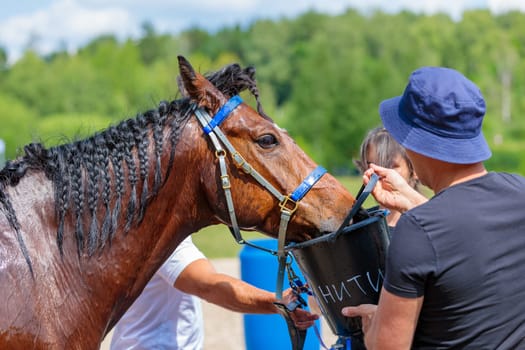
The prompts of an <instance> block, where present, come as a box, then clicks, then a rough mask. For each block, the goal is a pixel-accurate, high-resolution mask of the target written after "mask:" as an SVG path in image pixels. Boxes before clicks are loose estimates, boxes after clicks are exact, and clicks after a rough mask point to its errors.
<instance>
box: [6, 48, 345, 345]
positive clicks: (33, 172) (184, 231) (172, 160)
mask: <svg viewBox="0 0 525 350" xmlns="http://www.w3.org/2000/svg"><path fill="white" fill-rule="evenodd" d="M179 68H180V73H181V77H182V84H183V86H182V87H181V90H184V91H185V94H186V96H188V97H185V98H181V99H178V100H175V101H172V102H161V103H160V105H159V107H158V108H157V109H155V110H150V111H147V112H145V113H143V114H139V115H137V116H136V117H135V118H131V119H129V120H126V121H123V122H121V123H119V124H118V125H114V126H111V127H109V128H108V129H106V130H104V131H102V132H99V133H96V134H94V135H93V136H91V137H89V138H86V139H83V140H77V141H72V142H70V143H67V144H63V145H59V146H56V147H52V148H49V149H46V148H44V146H42V145H41V144H30V145H28V146H26V147H25V154H24V155H23V156H21V157H20V158H18V159H16V160H14V161H11V162H8V163H7V165H6V166H5V168H4V169H3V170H2V171H1V172H0V296H1V302H0V349H95V348H98V347H99V346H100V344H101V342H102V340H103V339H104V336H105V335H106V334H107V333H108V332H109V330H110V329H111V328H112V327H113V325H114V324H115V323H116V322H117V321H118V320H119V319H120V317H121V316H122V314H123V313H124V312H125V310H126V309H127V308H128V307H129V306H130V305H131V303H132V302H133V300H134V299H135V298H136V297H137V296H138V295H139V294H140V292H141V291H142V289H143V288H144V286H145V284H146V283H147V282H148V280H149V279H150V278H151V277H152V275H153V274H154V273H155V271H156V270H157V269H158V268H159V267H160V265H161V264H162V263H163V261H164V260H165V259H167V258H168V256H169V255H170V253H171V252H172V251H173V250H174V249H175V247H176V246H177V245H178V244H179V243H180V242H181V241H182V240H183V239H184V238H185V237H187V236H188V235H190V234H191V233H193V232H196V231H198V230H199V229H201V228H203V227H205V226H208V225H213V224H218V223H225V224H227V225H231V220H232V215H231V214H230V213H229V211H230V210H229V206H228V205H227V204H226V200H225V190H224V189H223V187H227V190H228V191H229V192H228V193H230V194H231V199H232V203H233V204H234V206H235V210H236V215H235V218H236V219H238V226H239V227H240V228H241V229H244V230H257V231H260V232H262V233H265V234H267V235H269V236H272V237H276V235H277V232H278V231H279V224H280V222H281V216H282V215H281V211H282V210H280V209H279V208H280V207H279V204H280V203H279V201H280V199H276V198H275V197H274V195H273V194H272V191H269V190H268V188H266V187H265V186H262V185H261V184H260V183H259V182H258V181H256V179H255V178H254V177H253V176H250V175H249V174H246V173H245V172H244V171H243V170H241V169H239V168H238V167H236V166H235V165H234V164H233V162H232V158H234V155H232V154H230V153H229V152H226V151H215V149H214V147H213V143H212V142H211V141H210V139H209V138H208V137H207V135H206V133H205V132H203V128H202V127H201V125H200V124H199V121H198V120H197V119H196V117H195V114H196V111H197V108H198V111H201V112H202V111H204V112H206V113H209V114H210V115H214V114H215V113H217V111H218V110H219V109H220V108H221V107H222V106H224V105H225V104H227V102H228V99H229V98H230V97H232V96H233V95H237V94H238V93H239V92H240V91H242V90H243V89H246V88H248V89H249V90H250V91H251V92H252V94H253V95H254V96H255V97H256V102H257V110H258V112H256V111H255V110H254V109H252V108H251V107H250V106H248V105H247V104H244V103H241V104H240V105H238V106H236V107H234V108H233V109H232V110H231V111H230V112H229V113H228V114H229V115H228V116H227V118H226V119H225V120H224V121H223V123H222V124H221V125H220V129H221V130H222V132H223V133H224V134H225V135H226V136H227V138H228V140H229V142H230V143H231V145H232V146H233V147H234V148H235V149H236V150H237V151H238V154H237V155H236V156H239V155H242V156H243V157H244V160H245V161H246V162H247V163H249V164H251V165H252V166H253V168H254V170H256V172H257V173H258V174H259V175H260V176H261V177H262V178H265V179H266V180H267V181H268V182H269V183H270V184H271V186H273V188H274V189H276V190H278V191H280V192H281V193H285V194H286V193H291V192H292V191H294V189H295V188H296V187H297V186H298V185H299V184H300V183H301V182H302V181H303V179H304V178H305V177H307V175H308V174H309V173H310V172H311V171H312V170H313V169H314V168H315V164H314V162H313V161H312V160H311V159H310V158H309V157H308V156H307V155H306V154H305V153H304V152H303V151H302V150H301V149H300V148H299V147H298V146H297V145H296V144H295V143H294V141H293V140H292V139H291V138H290V137H289V135H288V134H287V133H286V132H285V131H283V130H282V129H280V128H279V127H277V126H276V125H275V124H274V123H273V122H272V120H271V119H269V118H268V117H267V116H265V114H264V112H263V111H262V108H261V106H260V104H259V99H258V91H257V87H256V85H255V80H254V77H253V75H254V71H253V68H252V69H250V68H246V69H241V68H240V67H239V66H238V65H236V64H233V65H229V66H226V67H225V68H223V69H222V70H221V71H218V72H216V73H214V74H212V75H208V76H207V78H206V77H204V76H202V75H200V74H199V73H196V72H195V71H194V70H193V68H192V67H191V66H190V64H189V63H188V62H187V61H186V60H185V59H184V58H182V57H179ZM201 114H202V113H201ZM225 154H227V157H222V159H223V160H224V159H226V160H227V161H228V162H227V163H226V170H227V173H228V174H229V186H224V174H223V175H221V170H220V169H219V168H220V166H219V165H220V164H219V163H221V162H220V161H219V160H220V159H219V158H220V157H221V156H224V155H225ZM241 167H242V168H243V169H245V170H246V165H241ZM281 199H282V198H281ZM285 200H286V201H288V202H289V203H290V202H291V203H292V206H293V205H295V204H296V205H297V210H296V211H295V213H293V212H292V213H293V215H292V216H291V220H290V222H289V225H288V227H287V230H286V240H287V242H291V241H295V242H301V241H305V240H308V239H310V238H312V237H316V236H319V235H321V234H323V233H326V232H331V231H334V230H336V229H337V228H338V226H339V225H340V224H341V222H343V220H344V218H345V215H346V213H347V211H348V209H349V208H350V207H351V206H352V204H353V202H354V199H353V197H352V196H351V195H350V194H349V193H348V192H347V191H346V190H345V189H344V188H343V186H342V185H341V184H340V183H339V182H337V180H336V179H335V178H333V177H332V176H330V175H325V176H322V177H321V178H320V179H319V181H318V182H317V183H316V184H315V185H314V186H313V187H312V189H311V191H309V192H308V193H307V194H306V195H305V196H304V199H302V200H301V201H300V202H298V203H294V201H293V200H290V199H289V198H288V197H287V196H285ZM289 203H287V204H285V205H284V207H287V206H288V205H289ZM281 204H282V203H281Z"/></svg>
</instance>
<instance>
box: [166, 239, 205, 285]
mask: <svg viewBox="0 0 525 350" xmlns="http://www.w3.org/2000/svg"><path fill="white" fill-rule="evenodd" d="M199 259H206V257H205V256H204V254H203V253H202V252H201V251H200V250H199V248H197V247H196V246H195V244H193V241H192V239H191V236H188V237H187V238H186V239H185V240H183V241H182V242H181V243H180V244H179V245H178V246H177V248H175V251H174V252H173V253H172V254H171V256H170V257H169V258H168V260H166V261H165V262H164V264H162V266H161V267H160V269H159V270H158V271H157V274H158V275H159V276H160V277H162V278H163V279H165V280H166V281H167V282H168V283H169V284H170V285H173V284H174V283H175V281H176V280H177V278H178V277H179V275H180V273H181V272H182V271H183V270H184V269H185V268H186V267H187V266H188V265H189V264H191V263H192V262H194V261H195V260H199Z"/></svg>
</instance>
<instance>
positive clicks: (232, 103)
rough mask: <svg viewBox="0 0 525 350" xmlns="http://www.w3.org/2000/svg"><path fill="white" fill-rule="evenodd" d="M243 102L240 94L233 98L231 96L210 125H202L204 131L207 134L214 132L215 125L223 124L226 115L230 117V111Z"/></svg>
mask: <svg viewBox="0 0 525 350" xmlns="http://www.w3.org/2000/svg"><path fill="white" fill-rule="evenodd" d="M241 103H242V98H241V97H240V96H239V95H235V96H233V97H232V98H230V99H229V100H228V102H226V103H225V104H224V105H223V106H222V107H221V108H220V109H219V111H218V112H217V113H216V114H215V115H214V116H213V118H212V119H211V121H210V122H209V123H208V125H205V126H203V127H202V129H203V130H204V132H205V133H206V134H209V133H210V132H212V130H213V129H215V127H217V126H219V125H221V123H222V122H223V120H224V119H226V117H228V115H230V113H231V112H233V110H234V109H235V108H237V106H239V105H240V104H241Z"/></svg>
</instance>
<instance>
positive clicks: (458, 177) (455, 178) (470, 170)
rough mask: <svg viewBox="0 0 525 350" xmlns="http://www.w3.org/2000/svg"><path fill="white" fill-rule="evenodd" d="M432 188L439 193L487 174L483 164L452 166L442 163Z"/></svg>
mask: <svg viewBox="0 0 525 350" xmlns="http://www.w3.org/2000/svg"><path fill="white" fill-rule="evenodd" d="M440 163H441V164H440V165H439V167H437V171H436V173H435V176H434V178H433V181H432V184H431V186H430V188H431V189H432V190H433V191H434V193H438V192H440V191H442V190H444V189H445V188H448V187H450V186H453V185H457V184H459V183H462V182H465V181H469V180H472V179H475V178H478V177H481V176H483V175H485V174H487V170H486V169H485V166H484V165H483V163H475V164H451V163H445V162H440Z"/></svg>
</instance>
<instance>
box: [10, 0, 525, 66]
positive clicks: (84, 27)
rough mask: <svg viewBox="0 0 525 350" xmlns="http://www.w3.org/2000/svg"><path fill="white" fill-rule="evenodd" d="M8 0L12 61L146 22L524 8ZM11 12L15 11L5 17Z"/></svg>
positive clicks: (164, 28) (435, 0)
mask: <svg viewBox="0 0 525 350" xmlns="http://www.w3.org/2000/svg"><path fill="white" fill-rule="evenodd" d="M18 1H21V0H18ZM8 4H9V6H6V7H3V9H2V11H3V13H2V16H0V18H3V19H4V20H3V21H2V20H0V47H4V48H7V49H8V53H9V58H10V61H13V60H16V59H17V58H18V57H19V56H20V55H21V54H22V53H23V50H24V48H25V47H27V45H28V43H29V42H30V41H32V43H33V45H34V47H35V48H36V49H38V51H39V52H40V53H43V54H46V53H49V52H52V51H54V50H56V49H59V48H64V45H65V47H66V48H67V49H69V50H75V49H76V48H78V47H79V46H82V45H84V44H85V43H87V42H88V41H89V40H91V39H93V37H96V36H98V35H101V34H107V33H111V34H114V35H116V36H117V37H119V38H123V37H129V36H132V37H136V36H137V35H139V34H140V25H141V23H143V22H145V21H148V22H151V23H152V24H153V25H154V27H155V28H156V29H157V30H158V31H160V32H163V33H165V32H171V33H177V32H180V31H181V30H183V29H186V28H188V27H190V26H199V27H201V28H205V29H207V30H212V31H213V30H216V29H219V28H222V27H224V26H232V25H235V24H240V25H245V24H248V23H251V22H252V21H254V20H255V19H258V18H279V17H282V16H286V17H294V16H296V15H298V14H300V13H303V12H305V11H307V10H310V9H314V10H316V11H319V12H323V13H328V14H338V13H341V12H343V11H345V10H346V9H347V8H349V7H352V8H356V9H359V10H361V11H365V12H366V11H370V10H374V9H381V10H383V11H385V12H387V13H395V12H398V11H400V10H411V11H414V12H417V13H426V14H433V13H436V12H445V13H448V14H449V15H450V16H452V18H454V19H459V18H461V14H462V12H463V11H464V10H465V9H472V8H489V9H491V10H492V11H493V12H494V13H501V12H504V11H507V10H509V9H521V10H523V11H525V1H523V0H454V1H449V0H425V1H414V0H367V1H362V0H330V1H319V0H301V1H287V0H220V1H218V0H190V1H187V0H148V1H144V0H110V1H109V0H38V4H41V5H35V3H32V5H31V9H33V10H32V11H33V12H22V11H21V8H26V11H31V10H30V9H29V8H27V6H25V7H24V6H21V5H20V6H18V8H17V5H16V2H13V3H11V2H9V3H8ZM15 8H16V11H15V10H14V9H15ZM34 8H39V10H34ZM11 11H12V12H14V13H17V14H16V15H12V16H11V17H9V15H8V12H11Z"/></svg>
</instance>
